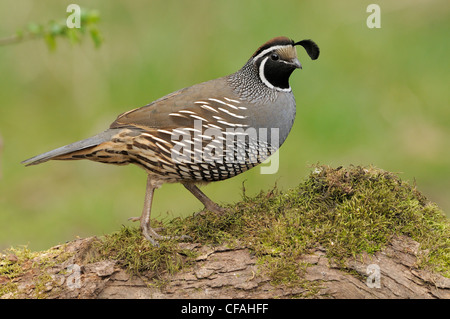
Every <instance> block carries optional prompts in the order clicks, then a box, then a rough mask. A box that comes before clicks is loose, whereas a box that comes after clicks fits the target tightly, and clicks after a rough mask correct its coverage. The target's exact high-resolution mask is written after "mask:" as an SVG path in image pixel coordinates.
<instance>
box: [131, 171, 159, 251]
mask: <svg viewBox="0 0 450 319" xmlns="http://www.w3.org/2000/svg"><path fill="white" fill-rule="evenodd" d="M155 188H156V187H155V186H154V185H153V183H152V180H151V178H150V175H149V176H148V177H147V188H146V191H145V201H144V208H143V209H142V215H141V217H130V218H129V219H128V220H131V221H133V222H136V221H139V222H140V224H141V232H142V235H143V236H144V237H145V239H147V240H148V241H149V242H150V243H151V244H152V245H153V246H156V247H159V243H158V241H157V239H162V238H163V236H161V235H159V234H158V233H157V232H156V231H155V230H154V229H153V228H151V227H150V214H151V210H152V201H153V193H154V192H155Z"/></svg>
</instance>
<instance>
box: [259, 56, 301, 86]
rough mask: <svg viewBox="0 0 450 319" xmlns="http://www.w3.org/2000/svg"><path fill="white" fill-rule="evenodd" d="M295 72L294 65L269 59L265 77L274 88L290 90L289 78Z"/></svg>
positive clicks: (265, 66) (265, 68) (265, 67)
mask: <svg viewBox="0 0 450 319" xmlns="http://www.w3.org/2000/svg"><path fill="white" fill-rule="evenodd" d="M294 70H295V67H294V66H293V65H291V64H287V63H284V62H283V61H281V60H272V59H271V58H270V57H269V58H268V59H267V61H266V64H265V65H264V76H265V78H266V80H267V81H269V83H270V84H272V85H273V86H274V87H276V88H280V89H288V88H289V77H290V76H291V74H292V72H293V71H294Z"/></svg>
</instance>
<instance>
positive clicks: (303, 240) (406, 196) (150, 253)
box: [0, 166, 450, 295]
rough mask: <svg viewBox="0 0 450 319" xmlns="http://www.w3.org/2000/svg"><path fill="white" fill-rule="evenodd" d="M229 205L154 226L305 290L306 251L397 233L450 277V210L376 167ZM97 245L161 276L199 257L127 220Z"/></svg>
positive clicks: (328, 172)
mask: <svg viewBox="0 0 450 319" xmlns="http://www.w3.org/2000/svg"><path fill="white" fill-rule="evenodd" d="M227 210H228V212H227V213H226V214H225V215H223V216H217V215H215V214H213V213H211V212H207V211H205V212H201V213H199V214H196V215H193V216H190V217H187V218H184V219H182V218H175V219H173V220H171V221H169V222H167V223H166V224H165V225H162V224H161V223H158V224H154V225H153V227H160V226H164V229H163V230H162V231H160V233H161V234H162V235H169V236H177V235H189V236H190V237H191V238H192V240H193V242H197V243H202V244H209V245H219V244H220V245H229V246H235V245H240V246H245V247H248V248H249V249H250V250H251V251H252V253H253V254H254V255H255V256H256V257H257V258H258V264H259V266H260V267H259V268H260V271H261V272H264V273H265V274H268V275H269V277H270V278H271V279H272V283H273V284H274V285H279V284H283V285H297V286H299V285H300V286H304V288H305V293H304V294H303V295H308V294H313V293H314V291H316V290H317V286H314V287H313V286H311V285H309V286H308V285H307V283H306V281H304V280H303V279H302V278H303V273H304V271H305V269H306V267H307V266H308V264H307V263H304V262H301V261H300V260H301V256H302V255H304V254H308V252H310V251H311V249H313V248H317V247H319V246H320V247H322V248H323V249H324V251H325V253H326V255H327V257H328V258H330V259H332V260H333V261H334V262H336V263H337V264H338V265H339V264H341V265H342V266H344V263H345V260H346V258H348V257H351V256H357V255H358V254H360V253H362V252H367V253H369V254H373V253H375V252H377V251H379V250H381V249H383V247H385V246H386V245H387V244H388V243H389V242H390V240H391V238H392V237H393V236H396V235H406V236H409V237H411V238H412V239H414V240H415V241H417V242H418V243H419V244H420V250H421V253H420V260H419V261H418V266H419V267H422V268H426V269H429V270H432V271H436V272H439V273H441V274H442V275H444V276H446V277H450V223H449V221H448V220H447V219H446V217H445V215H444V214H443V213H442V211H441V210H440V209H439V208H438V207H437V206H436V205H435V204H433V203H430V202H429V201H428V200H427V199H426V198H425V197H424V196H423V195H422V194H421V193H420V192H418V191H417V189H416V188H415V186H414V185H411V184H409V183H407V182H404V181H402V180H401V179H400V178H399V177H398V176H397V175H396V174H393V173H389V172H386V171H383V170H380V169H377V168H373V167H367V168H363V167H353V166H351V167H349V168H342V167H339V168H331V167H328V166H316V167H314V168H313V171H312V172H311V174H310V175H309V177H308V178H307V179H306V180H305V181H304V182H302V183H301V184H299V185H298V186H297V187H295V188H292V189H290V190H287V191H285V192H282V191H280V190H278V189H276V188H274V189H272V190H271V191H269V192H261V193H260V194H258V195H256V196H255V197H247V196H245V195H244V196H243V200H242V201H241V202H239V203H237V204H235V205H229V206H228V207H227ZM152 222H154V223H156V222H155V221H152ZM95 245H96V247H95V250H96V254H95V255H96V257H95V258H96V260H98V259H115V260H118V261H119V262H120V263H121V264H122V265H123V266H124V267H125V268H127V269H128V270H129V271H130V272H132V273H142V272H144V273H145V272H147V273H149V272H150V273H153V274H154V275H155V278H156V279H157V280H160V278H162V277H161V276H160V275H161V274H163V273H167V272H168V273H175V272H177V271H179V270H181V269H182V268H183V267H186V266H189V265H191V264H192V263H193V262H194V260H195V257H196V256H195V254H194V253H193V252H192V251H191V250H188V249H183V246H182V245H179V241H177V240H161V241H160V247H158V248H157V247H153V246H152V245H150V244H149V243H148V242H147V241H146V240H144V239H143V238H142V236H141V234H140V231H139V228H138V227H123V228H122V229H121V230H120V231H118V232H116V233H114V234H111V235H107V236H105V237H104V238H102V239H101V240H100V241H98V242H97V243H96V244H95ZM30 254H31V253H30V252H29V251H26V250H25V251H24V252H23V254H22V255H23V256H24V257H23V258H28V259H30V258H31V255H30ZM19 258H21V257H19ZM2 260H5V259H2ZM2 263H3V264H0V276H1V275H7V276H10V277H14V276H17V274H18V273H20V269H16V268H15V267H16V266H15V265H13V264H9V263H7V262H6V263H5V261H2ZM4 289H8V291H10V290H11V289H12V287H7V288H4ZM0 295H1V292H0Z"/></svg>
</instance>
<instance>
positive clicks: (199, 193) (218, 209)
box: [183, 183, 225, 215]
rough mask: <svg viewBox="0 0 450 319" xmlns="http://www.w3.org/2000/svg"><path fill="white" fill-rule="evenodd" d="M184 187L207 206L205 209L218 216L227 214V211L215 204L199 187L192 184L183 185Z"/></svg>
mask: <svg viewBox="0 0 450 319" xmlns="http://www.w3.org/2000/svg"><path fill="white" fill-rule="evenodd" d="M183 185H184V187H186V189H187V190H189V191H190V192H191V193H192V194H193V195H194V196H195V197H196V198H197V199H198V200H199V201H201V202H202V204H203V205H205V208H206V209H207V210H209V211H211V212H213V213H215V214H217V215H222V214H223V213H225V209H224V208H222V207H220V206H219V205H217V204H216V203H214V202H213V201H212V200H211V199H209V197H208V196H206V195H205V194H204V193H203V192H202V191H201V190H200V189H199V188H198V187H197V186H195V185H194V184H192V183H183Z"/></svg>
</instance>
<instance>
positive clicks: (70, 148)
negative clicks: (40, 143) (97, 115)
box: [22, 129, 117, 166]
mask: <svg viewBox="0 0 450 319" xmlns="http://www.w3.org/2000/svg"><path fill="white" fill-rule="evenodd" d="M116 133H117V132H116V131H115V130H111V129H110V130H107V131H105V132H102V133H100V134H97V135H95V136H92V137H90V138H87V139H85V140H81V141H78V142H75V143H72V144H69V145H65V146H62V147H59V148H57V149H54V150H52V151H49V152H46V153H43V154H40V155H37V156H34V157H32V158H29V159H27V160H25V161H23V162H22V164H25V165H26V166H30V165H37V164H40V163H44V162H47V161H49V160H63V159H73V160H75V159H79V158H77V157H72V156H71V154H72V153H74V152H77V151H82V150H85V149H88V148H91V147H94V146H97V145H99V144H101V143H104V142H107V141H109V140H111V137H112V136H113V135H114V134H116Z"/></svg>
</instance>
